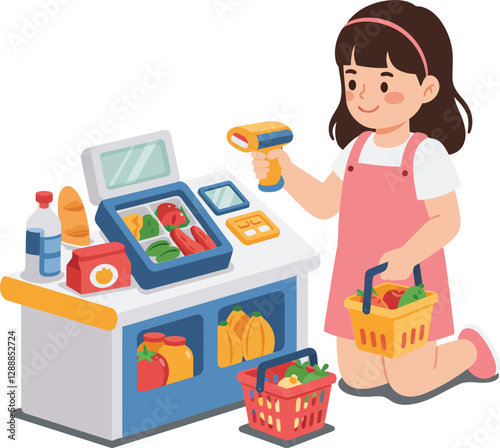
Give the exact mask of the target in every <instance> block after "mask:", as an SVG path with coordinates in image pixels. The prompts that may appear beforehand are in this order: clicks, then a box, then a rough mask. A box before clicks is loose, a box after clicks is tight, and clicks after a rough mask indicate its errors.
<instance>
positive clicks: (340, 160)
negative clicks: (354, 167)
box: [332, 139, 356, 181]
mask: <svg viewBox="0 0 500 448" xmlns="http://www.w3.org/2000/svg"><path fill="white" fill-rule="evenodd" d="M355 141H356V139H354V140H353V141H352V142H351V143H349V144H348V145H347V146H346V147H345V148H344V149H343V150H342V152H341V153H340V154H339V155H338V156H337V158H336V159H335V160H334V161H333V163H332V169H333V171H334V172H335V174H336V175H337V176H338V177H339V179H340V180H342V181H343V180H344V173H345V169H346V167H347V162H348V160H349V155H350V154H351V150H352V147H353V146H354V142H355Z"/></svg>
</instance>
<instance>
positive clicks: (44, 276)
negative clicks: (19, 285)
mask: <svg viewBox="0 0 500 448" xmlns="http://www.w3.org/2000/svg"><path fill="white" fill-rule="evenodd" d="M52 199H53V196H52V193H51V192H50V191H39V192H37V194H36V201H37V202H38V204H39V207H38V208H37V210H36V211H35V213H33V214H32V215H31V216H30V218H29V219H28V223H27V225H26V268H25V272H24V277H25V278H26V279H27V280H31V281H33V282H36V281H44V280H45V281H47V280H49V278H50V277H55V276H56V275H58V274H60V272H61V221H59V218H58V217H57V215H56V214H55V213H54V212H53V211H52V210H51V209H50V205H49V204H50V203H51V202H52Z"/></svg>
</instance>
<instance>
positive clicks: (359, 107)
mask: <svg viewBox="0 0 500 448" xmlns="http://www.w3.org/2000/svg"><path fill="white" fill-rule="evenodd" d="M378 108H379V106H377V107H376V108H375V109H372V110H365V109H363V108H362V107H361V106H358V109H359V110H360V111H361V112H365V113H367V114H370V113H372V112H375V111H376V110H377V109H378Z"/></svg>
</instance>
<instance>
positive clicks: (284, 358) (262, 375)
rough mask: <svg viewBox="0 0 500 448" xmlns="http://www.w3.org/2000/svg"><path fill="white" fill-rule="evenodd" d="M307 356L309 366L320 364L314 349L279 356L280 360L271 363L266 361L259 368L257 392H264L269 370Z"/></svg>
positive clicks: (271, 360) (275, 359)
mask: <svg viewBox="0 0 500 448" xmlns="http://www.w3.org/2000/svg"><path fill="white" fill-rule="evenodd" d="M305 356H309V364H310V365H311V366H313V365H315V364H318V355H317V354H316V350H314V349H313V348H304V349H302V350H299V351H298V352H293V353H289V354H287V355H283V356H279V357H278V358H274V359H270V360H269V361H264V362H263V363H261V364H259V367H258V368H257V387H256V389H257V392H258V393H259V394H261V393H262V392H264V382H265V381H264V380H265V376H266V371H267V369H270V368H271V367H276V366H279V365H280V364H284V363H285V362H289V361H295V360H296V359H300V358H304V357H305Z"/></svg>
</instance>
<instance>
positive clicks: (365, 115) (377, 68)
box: [253, 1, 497, 397]
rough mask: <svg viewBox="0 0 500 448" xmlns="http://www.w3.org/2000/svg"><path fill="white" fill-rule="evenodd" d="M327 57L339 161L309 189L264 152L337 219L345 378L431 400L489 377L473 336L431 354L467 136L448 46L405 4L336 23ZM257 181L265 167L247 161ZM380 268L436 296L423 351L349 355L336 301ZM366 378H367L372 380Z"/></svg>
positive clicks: (435, 24) (441, 324)
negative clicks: (333, 70) (416, 275)
mask: <svg viewBox="0 0 500 448" xmlns="http://www.w3.org/2000/svg"><path fill="white" fill-rule="evenodd" d="M335 58H336V62H337V65H338V67H339V71H340V82H341V88H342V91H341V92H342V93H341V99H340V104H339V105H338V107H337V110H336V111H335V113H334V114H333V117H332V119H331V121H330V135H331V138H332V139H334V135H335V138H336V139H337V142H338V144H339V146H340V147H341V148H343V152H342V154H341V155H340V156H339V157H338V158H337V159H336V160H335V162H334V164H333V172H332V173H331V174H330V176H329V177H328V178H327V179H326V181H325V182H320V181H318V180H317V179H315V178H313V177H311V176H310V175H308V174H307V173H305V172H304V171H303V170H301V169H300V168H298V167H297V166H295V165H294V164H293V163H292V162H291V161H290V158H289V156H288V155H287V154H286V153H285V152H283V151H282V150H275V151H272V152H271V153H270V154H269V155H268V158H269V159H276V158H277V159H278V160H279V163H280V165H281V167H282V170H283V173H282V175H283V178H284V180H285V189H286V190H287V191H288V193H290V194H291V195H292V196H293V197H294V198H295V199H296V201H297V202H298V203H299V204H300V205H301V206H302V207H304V208H305V209H306V210H307V211H308V212H309V213H311V214H312V215H314V216H316V217H318V218H321V219H327V218H331V217H332V216H334V215H336V214H337V213H339V237H338V248H337V255H336V259H335V266H334V271H333V278H332V284H331V291H330V297H329V303H328V310H327V315H326V323H325V331H326V332H328V333H331V334H333V335H336V336H337V354H338V362H339V369H340V373H341V375H342V377H343V379H344V381H345V382H346V383H347V384H348V385H349V386H351V387H354V388H357V389H370V388H374V387H377V386H381V385H384V384H387V383H389V384H390V385H391V387H392V388H393V389H394V390H395V391H396V392H397V393H399V394H401V395H404V396H408V397H413V396H417V395H421V394H424V393H426V392H429V391H432V390H434V389H436V388H437V387H439V386H441V385H443V384H445V383H447V382H449V381H450V380H452V379H453V378H455V377H457V376H458V375H459V374H461V373H462V372H464V371H465V370H467V369H469V371H470V372H471V373H472V374H473V375H475V376H476V377H478V378H490V377H492V376H494V375H495V373H496V369H497V363H496V361H495V355H494V353H493V351H492V348H490V346H489V345H488V343H487V342H486V340H485V337H484V336H483V335H482V334H481V333H480V331H478V330H474V329H472V328H467V329H464V330H463V331H462V332H461V333H460V335H459V337H458V340H457V341H454V342H451V343H448V344H443V345H439V346H437V344H436V341H437V340H439V339H441V338H444V337H446V336H450V335H452V334H453V333H454V329H453V318H452V311H451V302H450V291H449V287H448V278H447V272H446V263H445V257H444V252H443V247H444V246H445V245H446V244H447V243H448V242H450V241H451V240H452V239H453V238H454V236H455V235H456V234H457V232H458V230H459V227H460V214H459V210H458V204H457V198H456V195H455V189H456V188H457V187H458V186H459V180H458V177H457V174H456V172H455V169H454V167H453V164H452V162H451V159H450V154H453V153H455V152H457V151H458V150H460V148H461V147H462V145H463V143H464V140H465V134H466V127H465V125H464V122H463V119H462V117H461V115H460V113H459V111H458V108H457V104H456V102H457V101H458V103H460V104H461V106H462V107H463V109H464V110H465V112H466V114H467V119H468V127H467V131H468V132H470V130H471V127H472V116H471V112H470V110H469V107H468V106H467V104H466V103H465V101H464V100H463V99H462V98H461V97H460V95H459V94H458V93H457V91H456V90H455V87H454V85H453V79H452V49H451V43H450V40H449V37H448V34H447V32H446V30H445V28H444V26H443V24H442V23H441V22H440V20H439V19H438V18H437V17H436V16H435V15H434V14H433V13H432V12H430V11H429V10H427V9H425V8H421V7H416V6H415V5H413V4H411V3H408V2H393V1H391V2H380V3H376V4H373V5H370V6H368V7H366V8H364V9H362V10H361V11H359V12H358V13H357V14H355V15H354V16H353V17H352V18H351V20H350V21H349V22H348V23H347V24H346V25H345V26H344V28H343V29H342V31H341V32H340V35H339V37H338V40H337V45H336V48H335ZM253 157H254V161H253V164H254V167H255V168H254V170H255V173H256V175H257V178H258V179H263V178H265V177H266V175H267V172H268V168H267V166H268V164H269V162H268V161H267V160H265V156H264V155H263V154H262V153H260V152H255V153H253ZM384 262H388V267H387V269H386V271H385V272H383V273H382V274H380V276H378V277H376V278H375V280H374V284H377V283H381V282H382V280H390V281H394V282H397V283H400V284H404V285H411V284H412V281H413V277H412V276H411V274H412V270H413V267H414V266H415V265H416V264H418V263H420V265H421V270H422V278H423V281H424V284H425V289H426V290H430V291H435V292H437V293H438V296H439V301H438V302H437V303H436V304H435V305H434V308H433V314H432V320H431V325H430V332H429V340H428V343H427V344H426V345H425V346H424V347H422V348H420V349H417V350H415V351H413V352H411V353H409V354H406V355H404V356H401V357H399V358H395V359H389V358H383V357H380V356H377V355H373V354H370V353H368V352H364V351H360V350H358V349H357V347H356V344H355V342H354V334H353V330H352V326H351V321H350V318H349V313H348V311H347V310H346V308H345V307H344V299H345V298H346V297H349V296H351V295H352V294H353V293H354V292H355V291H356V289H357V288H359V287H360V285H363V280H364V274H365V272H366V270H367V269H369V268H371V267H373V266H376V265H379V264H382V263H384ZM374 372H375V373H374Z"/></svg>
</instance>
